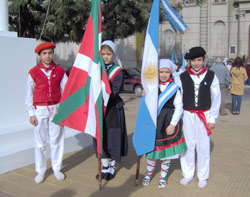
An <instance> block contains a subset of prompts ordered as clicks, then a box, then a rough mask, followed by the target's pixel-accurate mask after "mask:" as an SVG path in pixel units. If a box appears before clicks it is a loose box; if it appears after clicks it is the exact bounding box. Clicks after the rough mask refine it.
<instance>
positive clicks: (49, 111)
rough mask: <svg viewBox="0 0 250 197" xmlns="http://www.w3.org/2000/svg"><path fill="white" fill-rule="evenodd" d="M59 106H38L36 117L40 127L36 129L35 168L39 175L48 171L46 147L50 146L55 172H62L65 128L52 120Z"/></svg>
mask: <svg viewBox="0 0 250 197" xmlns="http://www.w3.org/2000/svg"><path fill="white" fill-rule="evenodd" d="M57 106H58V105H50V106H48V107H47V106H37V109H36V111H35V115H36V118H37V121H38V125H37V126H36V127H35V129H34V132H35V166H36V172H37V173H45V171H46V161H47V158H46V147H47V143H49V145H50V157H51V165H52V169H53V171H57V170H61V166H62V159H63V151H64V128H63V127H62V126H60V125H57V124H54V123H53V122H52V119H53V117H54V115H55V112H56V107H57Z"/></svg>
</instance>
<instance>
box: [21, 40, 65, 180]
mask: <svg viewBox="0 0 250 197" xmlns="http://www.w3.org/2000/svg"><path fill="white" fill-rule="evenodd" d="M55 47H56V46H55V45H54V44H53V43H50V42H43V43H41V44H39V45H38V46H37V47H36V48H35V53H37V54H38V57H39V59H40V63H39V64H37V65H36V66H35V67H33V68H32V69H31V70H30V71H29V74H28V79H27V87H26V98H25V104H26V110H27V112H28V114H29V116H30V123H31V124H32V125H33V126H34V135H35V168H36V172H37V176H36V177H35V182H36V183H42V182H43V181H44V176H45V171H46V160H47V159H46V146H47V143H49V144H50V156H51V164H52V169H53V172H54V176H55V177H56V179H57V180H64V178H65V175H64V174H63V173H62V172H61V171H60V170H61V167H62V158H63V150H64V129H63V127H62V126H60V125H57V124H55V123H53V122H52V119H53V117H54V115H55V113H56V111H57V108H58V105H59V102H60V98H61V94H62V91H63V89H64V86H65V84H66V81H67V76H66V74H65V72H64V70H63V69H62V68H61V67H59V66H57V65H56V64H55V63H54V61H53V54H54V48H55Z"/></svg>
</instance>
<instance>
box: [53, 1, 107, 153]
mask: <svg viewBox="0 0 250 197" xmlns="http://www.w3.org/2000/svg"><path fill="white" fill-rule="evenodd" d="M91 2H92V8H91V13H90V16H89V19H88V23H87V27H86V29H85V33H84V36H83V39H82V43H81V45H80V49H79V52H78V54H77V57H76V60H75V62H74V65H73V67H72V70H71V73H70V76H69V79H68V81H67V84H66V86H65V89H64V92H63V95H62V98H61V101H60V106H59V109H58V113H57V114H56V115H55V117H54V119H53V122H54V123H57V124H60V125H64V126H67V127H70V128H73V129H75V130H78V131H81V132H85V133H88V134H90V135H91V136H93V137H95V138H96V139H97V151H98V153H101V152H102V128H103V114H104V112H103V109H104V108H105V105H106V104H107V102H108V99H109V95H110V93H111V90H110V86H109V80H108V75H107V72H106V69H105V65H104V62H103V60H102V58H100V54H101V53H100V43H101V40H100V39H101V21H102V16H101V1H100V0H92V1H91ZM103 104H104V106H103Z"/></svg>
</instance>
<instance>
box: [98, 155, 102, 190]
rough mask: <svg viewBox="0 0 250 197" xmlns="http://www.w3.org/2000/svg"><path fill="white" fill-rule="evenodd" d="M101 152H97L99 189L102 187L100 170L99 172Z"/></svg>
mask: <svg viewBox="0 0 250 197" xmlns="http://www.w3.org/2000/svg"><path fill="white" fill-rule="evenodd" d="M101 167H102V165H101V154H100V153H98V184H99V190H101V189H102V172H101Z"/></svg>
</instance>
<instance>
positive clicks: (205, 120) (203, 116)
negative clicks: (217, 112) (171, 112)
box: [186, 109, 212, 136]
mask: <svg viewBox="0 0 250 197" xmlns="http://www.w3.org/2000/svg"><path fill="white" fill-rule="evenodd" d="M186 111H188V112H191V113H196V114H197V116H198V117H199V118H200V119H201V121H202V122H203V123H204V125H205V127H206V129H207V135H208V136H209V135H211V134H212V132H211V130H210V129H209V128H208V126H207V119H206V116H205V114H204V112H206V111H208V110H196V109H189V110H186Z"/></svg>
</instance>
